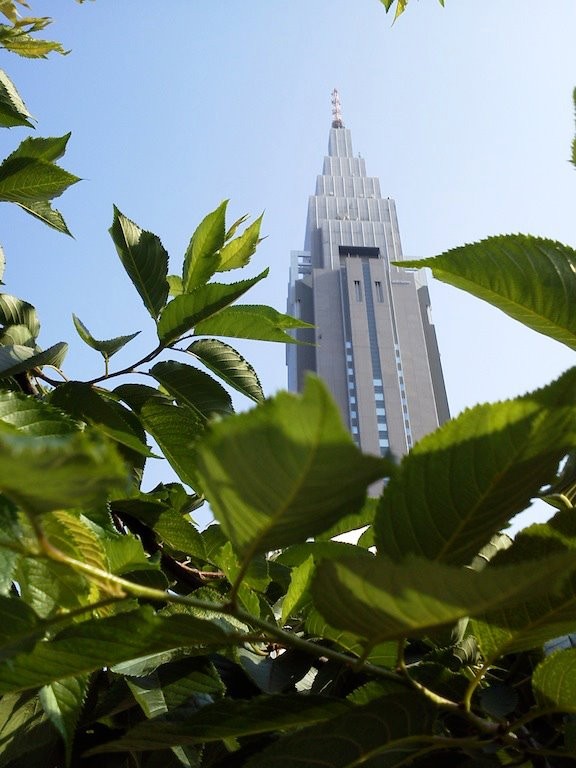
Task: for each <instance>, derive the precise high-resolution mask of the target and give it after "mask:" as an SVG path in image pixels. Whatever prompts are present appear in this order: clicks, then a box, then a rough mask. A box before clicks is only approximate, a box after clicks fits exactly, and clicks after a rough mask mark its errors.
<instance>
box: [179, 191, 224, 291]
mask: <svg viewBox="0 0 576 768" xmlns="http://www.w3.org/2000/svg"><path fill="white" fill-rule="evenodd" d="M227 205H228V200H224V202H222V203H220V205H219V206H218V208H216V210H215V211H212V213H209V214H208V215H207V216H205V217H204V219H202V221H201V222H200V224H199V225H198V227H197V228H196V231H195V232H194V234H193V235H192V239H191V240H190V244H189V245H188V248H187V249H186V254H185V256H184V267H183V271H182V290H183V291H184V293H190V291H191V290H192V289H194V288H197V287H198V286H200V285H205V284H206V283H207V281H208V280H209V279H210V278H211V277H212V275H213V274H214V272H216V270H217V269H218V264H219V262H220V255H219V253H218V251H219V250H220V248H221V247H222V246H223V245H224V238H225V235H226V223H225V219H226V206H227Z"/></svg>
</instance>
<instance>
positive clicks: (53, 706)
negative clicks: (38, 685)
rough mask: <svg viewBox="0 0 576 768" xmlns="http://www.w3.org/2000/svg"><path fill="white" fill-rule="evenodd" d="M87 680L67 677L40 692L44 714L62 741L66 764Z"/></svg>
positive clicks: (85, 677)
mask: <svg viewBox="0 0 576 768" xmlns="http://www.w3.org/2000/svg"><path fill="white" fill-rule="evenodd" d="M88 680H89V678H88V676H79V677H68V678H64V679H63V680H59V681H58V682H54V683H51V684H50V685H47V686H44V687H43V688H42V689H41V691H40V701H41V702H42V707H43V709H44V712H45V713H46V714H47V716H48V717H49V718H50V720H51V722H52V723H53V725H54V726H55V727H56V728H57V730H58V731H59V733H60V735H61V736H62V738H63V739H64V744H65V747H66V763H67V764H69V762H70V757H71V753H72V744H73V742H74V738H75V736H76V733H75V729H76V725H77V723H78V720H79V718H80V713H81V711H82V707H83V705H84V699H85V697H86V692H87V689H88Z"/></svg>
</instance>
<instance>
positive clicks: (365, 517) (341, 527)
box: [316, 497, 379, 541]
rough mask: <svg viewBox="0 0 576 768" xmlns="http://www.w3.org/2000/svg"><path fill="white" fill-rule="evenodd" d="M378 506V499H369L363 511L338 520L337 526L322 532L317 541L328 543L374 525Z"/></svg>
mask: <svg viewBox="0 0 576 768" xmlns="http://www.w3.org/2000/svg"><path fill="white" fill-rule="evenodd" d="M378 504H379V500H378V499H376V498H373V497H369V498H367V499H366V501H365V503H364V506H363V507H362V509H360V510H359V511H358V512H356V513H354V514H353V515H346V517H343V518H342V519H341V520H338V522H337V523H336V525H333V526H332V527H331V528H328V529H327V530H326V531H322V533H321V534H319V535H318V536H316V541H327V540H328V539H333V538H334V537H335V536H340V535H342V534H343V533H350V532H351V531H359V530H360V529H362V528H365V527H366V526H370V525H372V523H373V522H374V515H375V514H376V509H377V507H378Z"/></svg>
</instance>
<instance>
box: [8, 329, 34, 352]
mask: <svg viewBox="0 0 576 768" xmlns="http://www.w3.org/2000/svg"><path fill="white" fill-rule="evenodd" d="M14 344H17V345H22V346H25V347H30V348H31V349H34V350H36V351H38V350H37V346H36V339H35V338H34V337H33V336H32V334H31V333H30V328H28V327H27V326H26V325H8V326H5V327H4V329H3V330H2V331H0V345H2V346H6V347H10V346H13V345H14Z"/></svg>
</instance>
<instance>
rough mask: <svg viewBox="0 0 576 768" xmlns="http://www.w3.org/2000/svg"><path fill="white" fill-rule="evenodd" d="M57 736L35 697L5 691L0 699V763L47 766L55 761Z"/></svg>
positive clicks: (58, 745)
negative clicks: (4, 694) (5, 693)
mask: <svg viewBox="0 0 576 768" xmlns="http://www.w3.org/2000/svg"><path fill="white" fill-rule="evenodd" d="M59 752H60V737H59V735H58V733H57V731H56V730H55V729H54V727H53V725H52V724H51V723H50V721H49V720H48V718H47V717H46V715H45V713H44V710H43V707H42V705H41V703H40V699H39V698H38V696H36V695H34V694H32V693H29V692H27V693H24V694H8V695H6V696H2V698H1V699H0V764H2V765H5V766H15V765H25V766H32V765H42V764H44V765H46V763H47V761H49V760H50V761H52V760H57V759H58V758H57V755H58V754H59Z"/></svg>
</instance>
